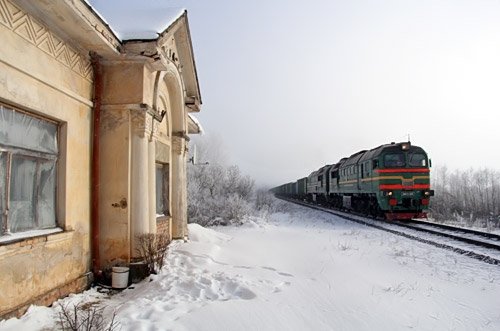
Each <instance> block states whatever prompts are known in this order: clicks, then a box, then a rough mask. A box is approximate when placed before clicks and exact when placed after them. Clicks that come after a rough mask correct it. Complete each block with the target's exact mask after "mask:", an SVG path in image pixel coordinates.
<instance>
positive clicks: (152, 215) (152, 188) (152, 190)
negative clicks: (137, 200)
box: [148, 139, 156, 233]
mask: <svg viewBox="0 0 500 331" xmlns="http://www.w3.org/2000/svg"><path fill="white" fill-rule="evenodd" d="M155 155H156V154H155V142H154V139H150V140H149V141H148V174H149V176H148V187H149V219H148V220H149V232H150V233H156V160H155Z"/></svg>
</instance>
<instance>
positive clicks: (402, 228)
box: [280, 198, 500, 265]
mask: <svg viewBox="0 0 500 331" xmlns="http://www.w3.org/2000/svg"><path fill="white" fill-rule="evenodd" d="M280 199H282V200H285V201H288V202H291V203H295V204H299V205H302V206H305V207H309V208H313V209H316V210H321V211H323V212H326V213H329V214H333V215H336V216H338V217H341V218H343V219H346V220H349V221H352V222H356V223H359V224H363V225H366V226H370V227H373V228H376V229H379V230H383V231H386V232H390V233H393V234H395V235H399V236H403V237H406V238H409V239H412V240H416V241H419V242H423V243H426V244H429V245H433V246H436V247H439V248H443V249H447V250H451V251H454V252H456V253H459V254H462V255H465V256H468V257H471V258H474V259H477V260H480V261H483V262H486V263H489V264H493V265H500V236H499V235H495V234H492V233H486V232H481V231H476V230H471V229H464V228H457V227H453V226H448V225H443V224H436V223H431V222H426V221H421V220H412V221H409V222H394V221H392V222H387V221H384V220H380V219H375V218H368V217H366V216H360V215H355V214H349V213H345V212H341V211H338V210H334V209H330V208H326V207H322V206H318V205H313V204H309V203H306V202H303V201H297V200H291V199H284V198H280ZM421 233H425V234H426V236H425V237H424V236H421V235H419V234H421Z"/></svg>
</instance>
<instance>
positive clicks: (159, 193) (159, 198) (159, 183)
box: [156, 165, 165, 215]
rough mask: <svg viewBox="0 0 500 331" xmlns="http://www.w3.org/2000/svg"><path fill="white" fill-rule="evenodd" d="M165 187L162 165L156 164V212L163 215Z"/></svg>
mask: <svg viewBox="0 0 500 331" xmlns="http://www.w3.org/2000/svg"><path fill="white" fill-rule="evenodd" d="M164 188H165V178H164V171H163V166H161V165H157V166H156V214H157V215H164V214H165V201H164V200H165V199H164V196H163V192H164V191H165V190H164Z"/></svg>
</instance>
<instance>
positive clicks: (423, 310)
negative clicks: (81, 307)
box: [0, 205, 500, 331]
mask: <svg viewBox="0 0 500 331" xmlns="http://www.w3.org/2000/svg"><path fill="white" fill-rule="evenodd" d="M287 209H288V211H287V213H278V214H271V215H268V216H267V217H265V218H254V219H252V220H250V221H249V222H248V223H247V224H246V225H244V226H240V227H218V228H215V229H205V228H202V227H200V226H198V225H194V224H191V225H190V226H189V230H190V241H189V242H187V243H184V242H182V241H179V242H174V243H173V244H172V245H171V248H170V251H169V255H168V258H167V265H166V267H165V268H164V270H163V271H162V273H161V274H160V275H157V276H153V277H152V278H151V281H149V280H146V281H144V282H142V283H140V284H138V285H136V286H135V288H134V289H127V290H124V291H123V292H121V293H119V294H115V295H113V296H111V297H108V296H107V295H105V294H100V293H98V292H97V291H95V290H90V291H87V292H85V293H83V294H80V295H72V296H70V297H69V298H66V299H64V300H61V301H60V302H59V303H57V304H56V305H55V306H57V305H58V304H60V303H63V304H68V303H70V302H82V301H83V302H94V301H95V302H98V304H99V305H101V306H103V307H106V308H105V309H106V310H105V311H106V313H107V314H109V315H110V314H112V312H113V311H116V313H117V319H118V321H119V323H120V325H121V330H134V331H135V330H404V329H415V330H500V309H499V307H500V267H498V266H493V265H488V264H485V263H482V262H480V261H477V260H473V259H470V258H467V257H465V256H461V255H458V254H456V253H453V252H450V251H446V250H441V249H438V248H435V247H432V246H428V245H426V244H423V243H418V242H415V241H412V240H409V239H405V238H401V237H398V236H395V235H392V234H388V233H385V232H382V231H380V230H377V229H373V228H368V227H365V226H362V225H359V224H355V223H350V222H348V221H344V220H341V219H339V218H338V217H336V216H334V215H330V214H325V213H322V212H320V211H314V210H309V209H306V208H304V207H299V206H294V205H287ZM54 316H57V310H56V309H54V308H45V307H32V308H31V309H30V310H29V312H28V313H27V314H26V315H25V316H23V317H22V318H21V319H11V320H7V321H3V322H0V330H16V331H18V330H42V329H44V328H45V329H51V328H52V327H53V326H54V325H55V324H54V323H55V321H54V319H53V317H54Z"/></svg>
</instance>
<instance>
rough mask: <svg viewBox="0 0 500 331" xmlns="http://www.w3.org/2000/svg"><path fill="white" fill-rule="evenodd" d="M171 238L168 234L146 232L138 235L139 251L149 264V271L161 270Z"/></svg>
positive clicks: (156, 271) (152, 272)
mask: <svg viewBox="0 0 500 331" xmlns="http://www.w3.org/2000/svg"><path fill="white" fill-rule="evenodd" d="M169 243H170V239H169V237H168V235H166V234H155V233H144V234H141V235H138V236H137V248H136V250H137V253H138V254H139V256H140V257H141V259H143V260H144V262H145V263H146V264H147V266H148V270H149V273H151V274H156V273H158V272H160V270H161V268H163V265H164V263H165V256H166V254H167V249H168V244H169Z"/></svg>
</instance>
